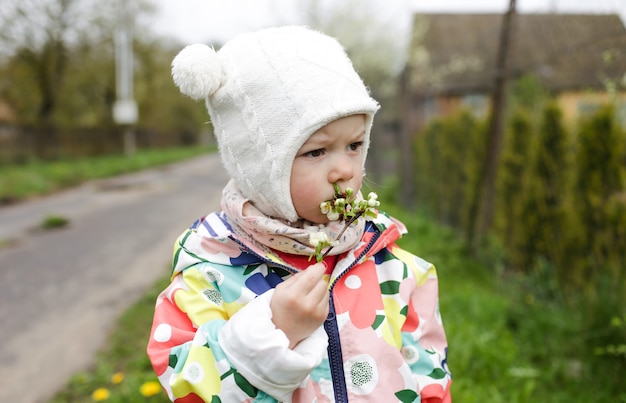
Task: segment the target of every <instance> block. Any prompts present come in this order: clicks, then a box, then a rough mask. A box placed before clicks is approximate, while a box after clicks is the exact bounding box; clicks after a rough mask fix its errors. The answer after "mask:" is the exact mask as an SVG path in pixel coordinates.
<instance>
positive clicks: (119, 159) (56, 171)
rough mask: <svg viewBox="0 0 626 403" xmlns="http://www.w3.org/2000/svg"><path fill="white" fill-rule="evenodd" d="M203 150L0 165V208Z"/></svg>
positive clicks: (180, 149)
mask: <svg viewBox="0 0 626 403" xmlns="http://www.w3.org/2000/svg"><path fill="white" fill-rule="evenodd" d="M207 151H208V148H207V147H185V148H182V147H181V148H168V149H159V150H140V151H138V152H137V153H136V154H135V155H133V156H132V157H126V156H124V155H107V156H101V157H90V158H80V159H71V160H69V159H68V160H59V161H30V162H28V163H25V164H17V165H3V166H0V205H1V204H9V203H15V202H18V201H21V200H24V199H28V198H31V197H34V196H41V195H44V194H48V193H52V192H55V191H58V190H60V189H64V188H68V187H71V186H75V185H78V184H80V183H82V182H84V181H87V180H90V179H99V178H106V177H110V176H114V175H119V174H122V173H126V172H132V171H138V170H141V169H145V168H150V167H153V166H158V165H163V164H167V163H170V162H176V161H180V160H183V159H186V158H189V157H192V156H196V155H200V154H202V153H206V152H207Z"/></svg>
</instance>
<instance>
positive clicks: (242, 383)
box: [234, 372, 257, 397]
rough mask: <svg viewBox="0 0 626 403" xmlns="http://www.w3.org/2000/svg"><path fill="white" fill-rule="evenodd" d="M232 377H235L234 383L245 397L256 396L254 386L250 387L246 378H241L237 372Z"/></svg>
mask: <svg viewBox="0 0 626 403" xmlns="http://www.w3.org/2000/svg"><path fill="white" fill-rule="evenodd" d="M234 377H235V383H236V384H237V386H239V388H240V389H241V390H243V391H244V392H245V393H246V395H248V396H250V397H254V396H256V392H257V389H256V388H255V387H254V386H252V385H251V384H250V382H248V380H247V379H246V378H244V377H243V376H241V374H240V373H239V372H235V374H234Z"/></svg>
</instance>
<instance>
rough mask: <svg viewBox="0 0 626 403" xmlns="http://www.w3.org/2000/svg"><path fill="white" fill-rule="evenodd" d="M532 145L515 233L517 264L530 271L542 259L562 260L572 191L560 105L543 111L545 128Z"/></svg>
mask: <svg viewBox="0 0 626 403" xmlns="http://www.w3.org/2000/svg"><path fill="white" fill-rule="evenodd" d="M533 140H534V142H533V144H532V145H531V155H532V159H531V160H530V161H529V164H530V166H529V172H528V175H527V176H526V177H525V183H524V185H523V189H524V191H523V196H522V202H521V206H520V212H519V215H518V217H514V218H513V219H514V220H515V218H518V219H517V220H515V225H516V226H517V228H516V230H515V233H514V237H515V238H514V242H515V246H516V249H515V252H514V254H513V260H514V263H516V265H517V266H518V268H521V269H522V270H524V271H530V270H531V269H532V268H533V266H534V264H535V263H536V262H537V261H538V259H543V260H544V261H547V262H550V263H552V264H557V263H558V262H560V261H561V260H562V259H561V256H560V253H561V251H562V247H560V246H559V241H560V240H562V239H563V237H564V235H565V231H567V229H566V228H565V227H566V226H565V225H564V223H565V218H566V216H565V212H566V202H567V194H568V183H569V178H568V172H569V171H570V166H571V165H570V163H571V161H570V159H569V157H568V154H569V153H568V151H569V150H570V147H569V144H568V142H569V140H568V134H567V132H566V130H565V128H564V126H563V123H562V113H561V110H560V109H559V107H558V106H557V105H556V104H553V103H550V104H548V105H547V106H546V107H545V109H544V112H543V119H542V123H541V128H540V130H539V133H538V135H537V136H536V137H534V139H533Z"/></svg>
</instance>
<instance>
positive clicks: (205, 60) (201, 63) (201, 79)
mask: <svg viewBox="0 0 626 403" xmlns="http://www.w3.org/2000/svg"><path fill="white" fill-rule="evenodd" d="M172 78H173V79H174V83H175V84H176V86H177V87H178V88H179V89H180V92H182V93H183V94H185V95H187V96H189V97H191V98H193V99H195V100H198V101H199V100H201V99H204V98H207V97H208V96H210V95H212V94H213V93H215V91H217V90H218V89H219V88H220V87H221V86H222V84H223V82H224V80H225V75H224V70H223V68H222V64H221V62H220V59H219V57H218V55H217V53H216V52H215V50H213V49H212V48H210V47H208V46H207V45H203V44H194V45H189V46H187V47H185V48H184V49H183V50H181V51H180V53H179V54H178V55H177V56H176V57H175V58H174V60H173V61H172Z"/></svg>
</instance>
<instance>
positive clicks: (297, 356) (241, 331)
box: [218, 289, 328, 402]
mask: <svg viewBox="0 0 626 403" xmlns="http://www.w3.org/2000/svg"><path fill="white" fill-rule="evenodd" d="M273 294H274V290H273V289H272V290H269V291H267V292H265V293H264V294H262V295H260V296H258V297H257V298H255V299H254V300H252V301H250V302H249V303H248V304H247V305H246V306H245V307H243V308H242V309H241V310H240V311H239V312H237V313H236V314H235V315H233V316H232V317H231V318H230V319H229V320H228V321H227V322H226V324H225V325H224V327H223V328H222V329H221V330H220V333H219V336H218V339H219V344H220V346H221V347H222V349H223V350H224V353H225V354H226V357H227V358H228V359H229V360H230V362H231V363H232V365H233V367H234V368H235V369H236V370H237V371H238V372H239V373H240V374H241V375H243V376H244V377H245V378H246V379H247V380H248V382H250V383H251V384H252V385H254V386H255V387H256V388H258V389H260V390H262V391H263V392H265V393H267V394H268V395H270V396H272V397H274V398H275V399H276V400H278V401H279V402H282V401H288V400H289V399H290V396H291V393H292V392H293V391H294V390H295V389H296V388H298V386H300V384H301V383H302V381H303V380H304V379H305V378H306V377H307V376H308V375H309V374H310V373H311V371H313V369H315V367H317V366H318V365H319V364H320V363H321V362H322V359H323V358H324V356H325V353H326V348H327V346H328V336H327V335H326V332H325V331H324V328H323V326H320V327H319V328H318V329H317V330H316V331H315V332H313V334H311V335H310V336H309V337H307V338H306V339H304V340H302V341H301V342H300V343H298V345H297V346H296V347H295V348H294V349H293V350H291V349H290V348H289V339H288V338H287V336H286V335H285V333H284V332H283V331H282V330H279V329H276V326H274V322H272V311H271V309H270V301H271V299H272V295H273Z"/></svg>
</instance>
